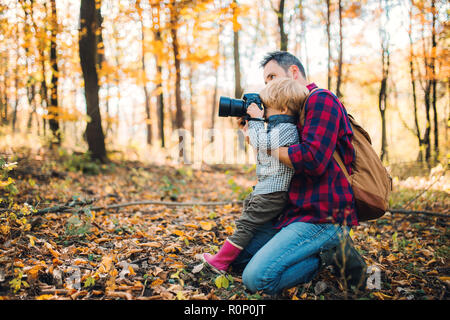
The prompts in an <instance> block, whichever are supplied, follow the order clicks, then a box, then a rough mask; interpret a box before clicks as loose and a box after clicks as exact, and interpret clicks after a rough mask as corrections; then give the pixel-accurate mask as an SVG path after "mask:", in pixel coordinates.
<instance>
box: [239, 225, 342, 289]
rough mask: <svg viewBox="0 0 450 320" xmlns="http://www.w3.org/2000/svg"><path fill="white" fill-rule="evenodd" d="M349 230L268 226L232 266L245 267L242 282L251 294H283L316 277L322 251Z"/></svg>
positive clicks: (331, 227) (325, 227)
mask: <svg viewBox="0 0 450 320" xmlns="http://www.w3.org/2000/svg"><path fill="white" fill-rule="evenodd" d="M348 231H349V229H348V228H347V227H342V226H339V225H333V224H312V223H305V222H293V223H291V224H289V225H288V226H286V227H284V228H282V229H281V230H276V229H274V228H273V225H272V223H270V222H269V223H267V224H265V225H263V226H262V227H260V228H259V230H258V231H257V233H256V234H255V236H254V237H253V239H252V241H251V242H250V243H249V245H248V246H247V247H246V248H244V250H243V251H242V252H241V253H240V255H239V256H238V257H237V258H236V260H235V261H234V263H233V264H232V266H233V267H234V268H235V269H241V270H242V268H244V271H243V274H242V281H243V283H244V285H245V286H246V287H247V289H249V290H250V291H252V292H254V291H258V290H263V292H265V293H267V294H277V293H280V292H281V291H282V290H283V289H285V288H291V287H293V286H295V285H298V284H300V283H307V282H309V281H311V279H313V278H314V276H315V275H316V273H317V272H318V269H319V252H320V251H322V250H327V249H329V248H332V247H334V246H336V245H338V244H339V241H340V240H341V239H342V237H343V236H344V235H348Z"/></svg>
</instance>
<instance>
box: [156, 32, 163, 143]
mask: <svg viewBox="0 0 450 320" xmlns="http://www.w3.org/2000/svg"><path fill="white" fill-rule="evenodd" d="M155 40H156V41H161V32H160V31H159V30H156V31H155ZM160 60H161V59H160V58H159V56H158V55H155V63H156V79H157V84H156V90H157V93H158V94H157V96H156V104H157V106H158V120H159V121H158V129H159V138H160V139H161V147H162V148H164V147H165V139H164V93H163V86H162V65H161V61H160Z"/></svg>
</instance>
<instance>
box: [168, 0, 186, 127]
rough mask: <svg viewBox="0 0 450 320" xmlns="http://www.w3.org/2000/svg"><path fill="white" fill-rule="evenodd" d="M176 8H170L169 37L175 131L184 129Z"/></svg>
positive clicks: (174, 6)
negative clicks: (172, 74) (170, 40)
mask: <svg viewBox="0 0 450 320" xmlns="http://www.w3.org/2000/svg"><path fill="white" fill-rule="evenodd" d="M178 14H179V13H178V8H177V7H176V5H172V6H171V7H170V35H171V37H172V50H173V59H174V65H175V107H176V113H175V126H176V128H177V129H180V128H184V115H183V110H182V101H181V62H180V52H179V44H178V34H177V33H178V30H177V28H178V19H179V17H178Z"/></svg>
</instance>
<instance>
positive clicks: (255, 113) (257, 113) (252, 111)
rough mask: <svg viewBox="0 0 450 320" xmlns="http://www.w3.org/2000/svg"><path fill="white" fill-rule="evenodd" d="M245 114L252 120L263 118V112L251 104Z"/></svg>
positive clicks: (254, 104)
mask: <svg viewBox="0 0 450 320" xmlns="http://www.w3.org/2000/svg"><path fill="white" fill-rule="evenodd" d="M247 113H248V114H249V115H250V117H252V118H262V117H264V110H261V109H260V108H259V107H258V106H257V105H256V103H252V104H251V105H249V106H248V108H247Z"/></svg>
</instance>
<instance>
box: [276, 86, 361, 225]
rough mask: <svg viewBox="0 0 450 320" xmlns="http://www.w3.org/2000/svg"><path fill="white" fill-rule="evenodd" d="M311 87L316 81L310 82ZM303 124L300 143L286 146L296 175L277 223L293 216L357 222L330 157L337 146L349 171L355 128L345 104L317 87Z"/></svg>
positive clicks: (344, 184)
mask: <svg viewBox="0 0 450 320" xmlns="http://www.w3.org/2000/svg"><path fill="white" fill-rule="evenodd" d="M307 87H308V89H309V90H310V91H311V90H312V89H314V88H317V86H316V85H315V84H314V83H311V84H309V85H308V86H307ZM305 108H306V113H305V123H304V126H303V127H302V124H300V123H299V124H298V127H297V128H298V131H299V136H300V144H297V145H293V146H290V147H289V149H288V150H289V158H290V160H291V162H292V164H293V166H294V169H295V175H294V177H293V178H292V181H291V185H290V188H289V204H288V206H287V209H286V210H285V212H284V214H283V215H281V217H280V218H279V220H278V222H277V223H276V225H275V226H276V227H277V228H282V227H284V226H287V225H288V224H290V223H292V222H296V221H302V222H308V223H338V224H344V225H347V226H354V225H358V219H357V216H356V211H355V204H354V197H353V191H352V188H351V186H350V184H349V182H348V181H347V179H346V177H345V175H344V173H343V172H342V170H341V169H340V168H339V165H338V164H337V162H336V161H335V160H334V159H333V152H334V150H335V149H336V148H337V150H338V152H339V155H340V156H341V159H342V160H343V162H344V164H345V166H346V167H347V170H348V172H349V173H351V166H350V164H351V163H352V162H353V159H354V157H355V151H354V149H353V146H352V143H351V142H352V137H353V131H352V129H351V126H350V121H349V119H348V116H347V112H346V110H345V107H344V106H343V105H342V104H341V103H340V101H339V100H338V98H337V97H336V96H335V95H334V94H333V93H331V92H330V91H328V90H325V89H319V90H316V91H315V92H314V93H313V94H312V95H311V96H310V97H309V99H308V101H307V103H306V104H305Z"/></svg>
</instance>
